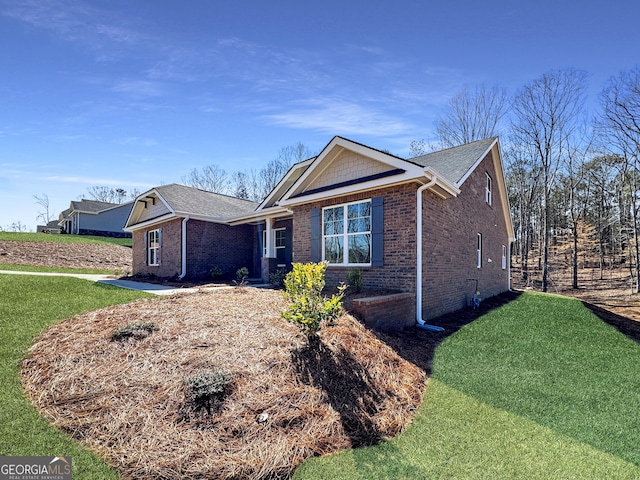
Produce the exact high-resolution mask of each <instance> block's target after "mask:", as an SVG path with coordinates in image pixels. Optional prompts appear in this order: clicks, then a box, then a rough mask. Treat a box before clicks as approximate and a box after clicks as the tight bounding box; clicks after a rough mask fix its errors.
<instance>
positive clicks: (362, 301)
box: [351, 293, 416, 332]
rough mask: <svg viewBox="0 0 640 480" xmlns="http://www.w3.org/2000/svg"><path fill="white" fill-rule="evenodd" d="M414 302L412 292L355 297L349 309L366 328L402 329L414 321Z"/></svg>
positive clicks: (411, 324)
mask: <svg viewBox="0 0 640 480" xmlns="http://www.w3.org/2000/svg"><path fill="white" fill-rule="evenodd" d="M415 302H416V296H415V294H413V293H394V294H390V295H382V296H378V297H366V298H358V299H355V300H353V301H352V304H351V310H352V312H353V313H355V314H356V316H358V317H359V318H360V319H362V320H363V321H364V324H365V325H366V326H367V328H371V329H372V330H378V331H381V332H391V331H402V330H404V329H405V328H406V327H411V326H413V325H414V324H415V323H416V321H415V317H416V303H415Z"/></svg>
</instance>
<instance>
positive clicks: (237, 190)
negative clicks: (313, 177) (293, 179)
mask: <svg viewBox="0 0 640 480" xmlns="http://www.w3.org/2000/svg"><path fill="white" fill-rule="evenodd" d="M312 156H313V155H312V154H311V152H310V150H309V149H308V148H307V147H306V146H305V145H304V144H303V143H301V142H298V143H296V144H294V145H289V146H286V147H283V148H281V149H280V151H279V152H278V156H277V157H276V158H274V159H273V160H271V161H270V162H269V163H267V164H266V165H265V166H264V167H263V168H261V169H260V170H258V171H256V170H254V169H250V170H244V171H240V170H239V171H236V172H233V173H232V174H231V176H228V175H227V173H226V172H225V171H224V170H223V169H222V168H220V167H218V166H217V165H208V166H206V167H204V168H202V169H201V170H198V169H197V168H194V169H193V170H191V172H189V174H188V175H187V176H185V177H182V181H183V182H184V183H185V184H186V185H189V186H191V187H195V188H199V189H201V190H207V191H209V192H215V193H224V194H228V195H233V196H235V197H238V198H244V199H247V200H252V201H254V202H259V201H261V200H262V199H264V198H265V197H266V196H267V195H269V193H270V192H271V190H273V188H274V187H275V186H276V185H277V184H278V182H279V181H280V180H281V179H282V177H284V175H285V174H286V173H287V171H289V169H290V168H291V166H292V165H293V164H294V163H298V162H301V161H304V160H307V159H308V158H310V157H312Z"/></svg>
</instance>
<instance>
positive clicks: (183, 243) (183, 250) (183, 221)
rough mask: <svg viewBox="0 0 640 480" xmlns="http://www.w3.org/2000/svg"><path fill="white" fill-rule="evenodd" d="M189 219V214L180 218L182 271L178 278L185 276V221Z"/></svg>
mask: <svg viewBox="0 0 640 480" xmlns="http://www.w3.org/2000/svg"><path fill="white" fill-rule="evenodd" d="M188 221H189V215H187V216H186V217H184V218H183V219H182V242H181V243H182V245H181V247H182V254H181V257H182V262H181V263H182V272H181V273H180V275H179V276H178V280H182V279H183V278H184V277H186V276H187V222H188Z"/></svg>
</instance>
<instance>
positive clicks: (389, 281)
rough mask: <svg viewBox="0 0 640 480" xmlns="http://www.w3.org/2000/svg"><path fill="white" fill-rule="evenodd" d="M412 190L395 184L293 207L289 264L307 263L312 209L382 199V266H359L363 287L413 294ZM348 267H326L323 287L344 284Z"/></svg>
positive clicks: (414, 246) (413, 199)
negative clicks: (291, 255) (291, 260)
mask: <svg viewBox="0 0 640 480" xmlns="http://www.w3.org/2000/svg"><path fill="white" fill-rule="evenodd" d="M416 189H417V186H416V184H413V185H411V184H408V185H398V186H394V187H386V188H381V189H377V190H372V191H369V192H365V193H358V194H352V195H345V196H342V197H337V198H332V199H330V200H324V201H322V202H315V203H310V204H306V205H300V206H296V207H294V208H293V246H294V247H293V261H294V262H302V263H305V262H309V261H311V227H310V218H311V210H312V209H313V208H322V207H327V206H331V205H339V204H342V203H348V202H355V201H358V200H366V199H370V198H375V197H384V265H383V266H382V267H360V270H362V281H363V287H364V288H372V289H379V288H384V289H387V290H392V291H397V292H410V291H413V290H414V289H415V287H414V285H415V276H416V261H415V258H416V243H415V229H416V213H415V208H416V200H415V198H416V197H415V194H416V193H415V192H416ZM350 268H352V267H339V266H330V267H329V268H328V269H327V274H326V281H327V286H330V287H331V286H336V285H338V284H339V283H340V282H345V283H346V280H347V273H348V271H349V269H350Z"/></svg>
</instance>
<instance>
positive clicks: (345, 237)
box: [320, 198, 373, 267]
mask: <svg viewBox="0 0 640 480" xmlns="http://www.w3.org/2000/svg"><path fill="white" fill-rule="evenodd" d="M367 202H369V205H371V199H370V198H365V199H362V200H356V201H354V202H347V203H338V204H336V205H328V206H326V207H322V217H321V221H320V228H321V229H322V243H321V244H320V248H321V250H322V260H323V261H325V252H326V248H325V235H324V211H325V210H328V209H334V208H338V207H342V208H343V209H344V216H343V218H344V232H343V233H342V237H343V251H342V260H343V261H342V263H329V266H330V267H370V266H371V254H372V252H371V244H370V245H369V249H370V250H369V262H368V263H349V262H348V258H349V248H348V245H349V235H350V234H349V233H347V207H348V206H349V205H356V204H358V203H367ZM369 215H370V221H369V231H368V232H358V234H363V233H369V236H370V238H371V242H372V241H373V233H372V232H371V226H372V225H371V222H372V221H373V218H372V212H371V208H369ZM351 235H354V234H351ZM331 236H336V235H331ZM345 260H347V261H345Z"/></svg>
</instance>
